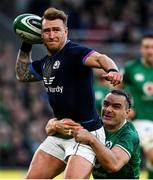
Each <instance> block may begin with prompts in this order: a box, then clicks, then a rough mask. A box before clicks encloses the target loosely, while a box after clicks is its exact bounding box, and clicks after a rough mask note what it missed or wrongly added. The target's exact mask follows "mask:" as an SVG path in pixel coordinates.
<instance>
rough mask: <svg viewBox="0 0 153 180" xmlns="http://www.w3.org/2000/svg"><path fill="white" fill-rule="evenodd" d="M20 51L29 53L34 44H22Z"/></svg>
mask: <svg viewBox="0 0 153 180" xmlns="http://www.w3.org/2000/svg"><path fill="white" fill-rule="evenodd" d="M20 49H21V51H23V52H25V53H29V52H30V51H31V49H32V44H29V43H26V42H22V44H21V48H20Z"/></svg>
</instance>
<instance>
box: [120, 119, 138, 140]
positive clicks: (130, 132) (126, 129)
mask: <svg viewBox="0 0 153 180" xmlns="http://www.w3.org/2000/svg"><path fill="white" fill-rule="evenodd" d="M122 135H123V136H124V137H126V138H130V140H133V143H139V136H138V133H137V130H136V129H135V127H134V125H133V123H132V122H130V121H127V122H126V124H125V125H124V126H123V128H122Z"/></svg>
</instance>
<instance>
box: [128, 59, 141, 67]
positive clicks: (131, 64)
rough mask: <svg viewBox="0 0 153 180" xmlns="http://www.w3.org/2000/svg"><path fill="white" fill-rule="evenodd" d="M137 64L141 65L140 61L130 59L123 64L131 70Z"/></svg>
mask: <svg viewBox="0 0 153 180" xmlns="http://www.w3.org/2000/svg"><path fill="white" fill-rule="evenodd" d="M138 64H141V60H140V59H131V60H129V61H128V62H127V63H126V64H125V68H131V67H134V66H137V65H138Z"/></svg>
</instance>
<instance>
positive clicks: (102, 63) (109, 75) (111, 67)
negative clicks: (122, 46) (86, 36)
mask: <svg viewBox="0 0 153 180" xmlns="http://www.w3.org/2000/svg"><path fill="white" fill-rule="evenodd" d="M85 65H87V66H90V67H93V68H99V69H100V68H101V69H103V70H104V71H105V72H106V74H104V75H103V77H104V78H105V79H106V80H108V81H110V83H111V84H113V85H114V86H116V85H118V84H120V83H121V82H122V79H123V78H122V74H121V73H120V72H119V70H118V68H117V66H116V64H115V62H114V61H113V60H112V59H111V58H109V57H108V56H106V55H105V54H100V53H98V52H94V53H92V54H91V55H90V56H89V57H87V59H86V60H85Z"/></svg>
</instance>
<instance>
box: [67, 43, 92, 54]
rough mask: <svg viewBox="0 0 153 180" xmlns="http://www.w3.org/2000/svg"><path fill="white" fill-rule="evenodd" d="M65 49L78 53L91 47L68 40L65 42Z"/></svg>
mask: <svg viewBox="0 0 153 180" xmlns="http://www.w3.org/2000/svg"><path fill="white" fill-rule="evenodd" d="M66 49H67V50H69V51H70V52H73V53H78V52H82V51H93V49H92V48H90V47H87V46H85V45H82V44H79V43H75V42H72V41H69V42H68V43H67V45H66Z"/></svg>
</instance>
